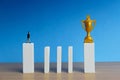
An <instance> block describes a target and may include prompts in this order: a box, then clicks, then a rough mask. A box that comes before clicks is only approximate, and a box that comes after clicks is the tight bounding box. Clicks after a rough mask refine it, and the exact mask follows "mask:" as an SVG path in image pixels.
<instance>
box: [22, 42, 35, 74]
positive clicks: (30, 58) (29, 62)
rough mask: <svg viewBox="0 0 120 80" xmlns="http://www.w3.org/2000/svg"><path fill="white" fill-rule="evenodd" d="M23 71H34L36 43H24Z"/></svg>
mask: <svg viewBox="0 0 120 80" xmlns="http://www.w3.org/2000/svg"><path fill="white" fill-rule="evenodd" d="M23 73H34V43H23Z"/></svg>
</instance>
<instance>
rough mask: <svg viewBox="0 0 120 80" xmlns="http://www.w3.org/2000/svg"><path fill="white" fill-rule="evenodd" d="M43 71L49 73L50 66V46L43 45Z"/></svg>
mask: <svg viewBox="0 0 120 80" xmlns="http://www.w3.org/2000/svg"><path fill="white" fill-rule="evenodd" d="M44 52H45V53H44V73H49V68H50V66H49V65H50V59H49V58H50V47H49V46H48V47H45V49H44Z"/></svg>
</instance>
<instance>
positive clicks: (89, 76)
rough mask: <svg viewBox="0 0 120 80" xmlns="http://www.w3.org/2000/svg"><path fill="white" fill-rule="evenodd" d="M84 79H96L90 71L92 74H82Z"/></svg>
mask: <svg viewBox="0 0 120 80" xmlns="http://www.w3.org/2000/svg"><path fill="white" fill-rule="evenodd" d="M84 79H85V80H96V78H95V74H94V73H92V74H89V73H88V74H85V75H84Z"/></svg>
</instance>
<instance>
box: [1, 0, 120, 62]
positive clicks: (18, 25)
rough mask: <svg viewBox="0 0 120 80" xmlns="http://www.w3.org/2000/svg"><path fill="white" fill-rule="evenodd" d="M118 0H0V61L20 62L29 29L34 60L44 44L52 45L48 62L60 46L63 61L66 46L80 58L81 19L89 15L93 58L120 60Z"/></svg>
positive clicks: (40, 55)
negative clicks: (33, 46)
mask: <svg viewBox="0 0 120 80" xmlns="http://www.w3.org/2000/svg"><path fill="white" fill-rule="evenodd" d="M119 7H120V1H119V0H51V1H50V0H0V62H22V43H23V42H25V41H26V34H27V32H28V31H30V33H31V41H32V42H34V45H35V62H43V60H44V47H45V46H50V47H51V55H50V56H51V57H50V61H51V62H56V48H57V46H62V48H63V56H62V61H63V62H67V48H68V46H73V48H74V53H73V54H74V57H73V58H74V62H82V61H83V41H84V37H85V36H86V32H85V31H84V30H83V29H82V27H81V23H80V21H81V20H84V19H85V18H86V15H88V14H89V15H90V16H91V19H95V20H96V22H97V23H96V26H95V28H94V30H93V31H92V32H91V36H92V37H93V39H94V42H95V58H96V62H105V61H107V62H108V61H110V62H111V61H120V49H119V48H120V45H119V44H120V42H119V41H120V36H119V34H120V31H119V30H120V9H119Z"/></svg>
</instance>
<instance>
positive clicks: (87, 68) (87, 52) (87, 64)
mask: <svg viewBox="0 0 120 80" xmlns="http://www.w3.org/2000/svg"><path fill="white" fill-rule="evenodd" d="M84 72H85V73H95V55H94V43H84Z"/></svg>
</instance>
